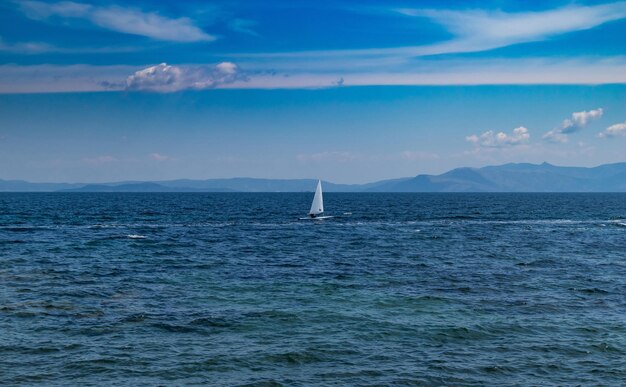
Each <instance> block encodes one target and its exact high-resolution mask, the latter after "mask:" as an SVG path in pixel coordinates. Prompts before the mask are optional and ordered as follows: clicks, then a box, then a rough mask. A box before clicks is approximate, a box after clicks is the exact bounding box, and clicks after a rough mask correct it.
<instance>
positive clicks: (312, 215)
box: [300, 180, 332, 219]
mask: <svg viewBox="0 0 626 387" xmlns="http://www.w3.org/2000/svg"><path fill="white" fill-rule="evenodd" d="M323 213H324V198H323V196H322V181H321V180H318V181H317V188H316V189H315V195H314V196H313V202H312V203H311V210H309V217H308V218H300V219H328V218H332V216H322V214H323Z"/></svg>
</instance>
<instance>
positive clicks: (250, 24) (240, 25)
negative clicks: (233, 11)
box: [228, 19, 259, 36]
mask: <svg viewBox="0 0 626 387" xmlns="http://www.w3.org/2000/svg"><path fill="white" fill-rule="evenodd" d="M256 24H257V23H256V22H255V21H253V20H248V19H233V20H232V21H231V22H230V23H228V28H230V29H231V30H233V31H235V32H239V33H242V34H246V35H251V36H259V33H258V32H256V31H255V30H254V29H253V28H254V26H256Z"/></svg>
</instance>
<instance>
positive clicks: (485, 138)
mask: <svg viewBox="0 0 626 387" xmlns="http://www.w3.org/2000/svg"><path fill="white" fill-rule="evenodd" d="M529 139H530V133H529V132H528V129H527V128H525V127H523V126H520V127H519V128H515V129H513V132H512V133H511V134H506V133H504V132H498V133H495V132H494V131H493V130H489V131H486V132H484V133H483V134H481V135H476V134H473V135H471V136H467V137H465V140H466V141H467V142H469V143H472V144H474V145H476V146H481V147H488V148H501V147H507V146H513V145H520V144H524V143H526V142H528V140H529Z"/></svg>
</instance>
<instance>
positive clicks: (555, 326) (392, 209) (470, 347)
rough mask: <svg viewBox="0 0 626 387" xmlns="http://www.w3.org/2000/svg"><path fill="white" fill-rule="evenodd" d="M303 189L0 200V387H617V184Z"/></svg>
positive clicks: (624, 348)
mask: <svg viewBox="0 0 626 387" xmlns="http://www.w3.org/2000/svg"><path fill="white" fill-rule="evenodd" d="M311 198H312V194H311V193H294V194H278V193H277V194H244V193H241V194H233V193H228V194H226V193H219V194H204V193H198V194H196V193H192V194H189V193H185V194H178V193H169V194H152V193H150V194H115V193H108V194H91V193H85V194H79V193H67V194H61V193H50V194H42V193H39V194H23V193H22V194H18V193H10V194H9V193H5V194H0V338H1V341H0V384H3V385H6V384H12V383H15V384H20V383H22V384H45V385H67V384H74V385H92V384H105V385H130V384H134V385H137V384H145V385H157V384H163V385H177V384H196V383H197V384H208V385H246V384H261V385H288V386H293V385H381V384H382V385H390V384H396V385H403V384H425V385H440V384H451V385H473V384H488V385H509V384H531V385H539V384H562V385H563V384H565V385H571V384H584V385H587V384H604V385H619V384H622V383H624V381H625V380H626V194H356V193H350V194H348V193H345V194H340V193H328V194H326V195H325V204H326V209H327V212H328V214H329V215H338V216H339V217H338V218H334V219H330V220H325V221H306V220H305V221H302V220H298V217H300V216H303V215H304V214H305V213H306V211H307V210H308V208H309V206H310V201H311ZM344 213H351V214H344Z"/></svg>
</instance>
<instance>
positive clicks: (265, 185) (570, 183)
mask: <svg viewBox="0 0 626 387" xmlns="http://www.w3.org/2000/svg"><path fill="white" fill-rule="evenodd" d="M315 183H316V180H315V179H257V178H232V179H208V180H189V179H180V180H167V181H125V182H117V183H105V184H84V183H82V184H81V183H30V182H27V181H23V180H0V192H55V191H58V192H308V191H313V189H314V188H315ZM323 184H324V191H326V192H626V162H625V163H616V164H604V165H600V166H597V167H593V168H586V167H561V166H556V165H552V164H549V163H543V164H529V163H509V164H504V165H498V166H487V167H482V168H465V167H464V168H456V169H453V170H451V171H448V172H446V173H443V174H440V175H417V176H415V177H407V178H401V179H392V180H381V181H377V182H373V183H367V184H336V183H331V182H327V181H324V182H323Z"/></svg>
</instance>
